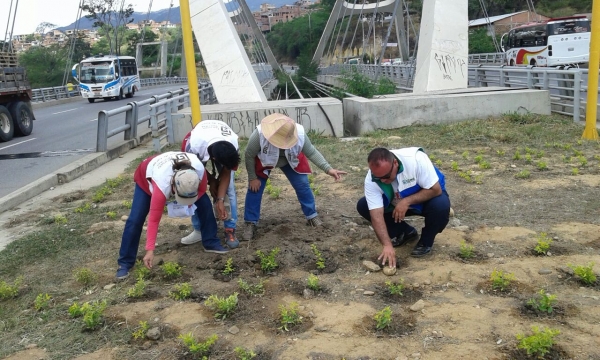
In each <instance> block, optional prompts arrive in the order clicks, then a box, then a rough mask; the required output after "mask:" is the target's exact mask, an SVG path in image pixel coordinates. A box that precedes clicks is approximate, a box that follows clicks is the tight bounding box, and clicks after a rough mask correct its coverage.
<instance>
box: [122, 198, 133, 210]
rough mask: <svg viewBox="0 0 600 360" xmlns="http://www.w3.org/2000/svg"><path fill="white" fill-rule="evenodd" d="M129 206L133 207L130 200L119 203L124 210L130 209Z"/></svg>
mask: <svg viewBox="0 0 600 360" xmlns="http://www.w3.org/2000/svg"><path fill="white" fill-rule="evenodd" d="M131 205H133V202H132V201H131V200H123V201H122V202H121V206H123V207H124V208H125V209H131Z"/></svg>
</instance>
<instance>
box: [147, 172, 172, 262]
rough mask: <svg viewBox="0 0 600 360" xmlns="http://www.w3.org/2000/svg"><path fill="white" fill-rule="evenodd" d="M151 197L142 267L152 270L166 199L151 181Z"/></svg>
mask: <svg viewBox="0 0 600 360" xmlns="http://www.w3.org/2000/svg"><path fill="white" fill-rule="evenodd" d="M152 189H154V191H152V196H151V198H150V212H149V213H148V228H147V230H146V255H145V256H144V265H146V267H147V268H149V269H151V268H152V261H153V259H154V248H155V246H156V235H157V234H158V224H159V223H160V218H161V217H162V214H163V210H164V208H165V204H166V203H167V198H166V197H165V195H164V194H163V193H162V191H160V188H159V187H158V185H157V184H156V183H155V182H154V180H152Z"/></svg>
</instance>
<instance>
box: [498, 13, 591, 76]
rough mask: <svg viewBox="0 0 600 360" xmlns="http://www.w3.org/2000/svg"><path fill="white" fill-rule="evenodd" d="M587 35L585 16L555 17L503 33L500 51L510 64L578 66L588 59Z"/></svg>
mask: <svg viewBox="0 0 600 360" xmlns="http://www.w3.org/2000/svg"><path fill="white" fill-rule="evenodd" d="M590 37H591V35H590V20H589V19H587V18H586V17H585V16H570V17H563V18H554V19H549V20H548V21H546V22H542V23H534V24H527V25H523V26H519V27H516V28H514V29H512V30H510V31H509V32H508V33H506V34H504V35H502V51H504V53H505V61H506V65H510V66H519V65H531V66H549V67H554V66H564V65H571V66H578V65H579V64H583V63H587V62H589V59H590Z"/></svg>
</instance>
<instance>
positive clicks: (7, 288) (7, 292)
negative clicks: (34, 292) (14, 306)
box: [0, 277, 23, 300]
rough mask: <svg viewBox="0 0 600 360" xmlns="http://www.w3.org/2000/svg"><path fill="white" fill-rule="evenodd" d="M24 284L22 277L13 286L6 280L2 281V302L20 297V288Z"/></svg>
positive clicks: (0, 292) (0, 288) (0, 284)
mask: <svg viewBox="0 0 600 360" xmlns="http://www.w3.org/2000/svg"><path fill="white" fill-rule="evenodd" d="M22 282H23V278H22V277H18V278H17V279H16V280H15V281H14V283H13V284H12V285H10V284H8V283H7V282H5V281H4V280H2V281H0V300H5V299H11V298H15V297H17V295H19V287H20V286H21V283H22Z"/></svg>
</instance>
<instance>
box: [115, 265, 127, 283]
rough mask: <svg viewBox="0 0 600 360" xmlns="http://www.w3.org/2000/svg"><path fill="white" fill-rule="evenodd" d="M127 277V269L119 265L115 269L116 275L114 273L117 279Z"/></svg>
mask: <svg viewBox="0 0 600 360" xmlns="http://www.w3.org/2000/svg"><path fill="white" fill-rule="evenodd" d="M128 277H129V269H127V268H125V267H123V266H119V268H118V269H117V275H116V278H117V280H125V279H127V278H128Z"/></svg>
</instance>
